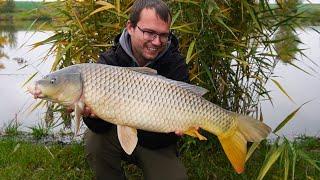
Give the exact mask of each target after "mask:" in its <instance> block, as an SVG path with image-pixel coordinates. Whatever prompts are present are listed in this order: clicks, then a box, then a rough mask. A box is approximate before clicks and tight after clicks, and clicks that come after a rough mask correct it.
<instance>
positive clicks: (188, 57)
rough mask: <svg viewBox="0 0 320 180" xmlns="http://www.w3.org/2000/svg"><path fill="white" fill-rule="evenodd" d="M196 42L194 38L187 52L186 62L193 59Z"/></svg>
mask: <svg viewBox="0 0 320 180" xmlns="http://www.w3.org/2000/svg"><path fill="white" fill-rule="evenodd" d="M195 44H196V40H193V41H192V42H191V43H190V45H189V48H188V52H187V57H186V63H187V64H189V62H190V60H191V55H192V52H193V49H194V45H195Z"/></svg>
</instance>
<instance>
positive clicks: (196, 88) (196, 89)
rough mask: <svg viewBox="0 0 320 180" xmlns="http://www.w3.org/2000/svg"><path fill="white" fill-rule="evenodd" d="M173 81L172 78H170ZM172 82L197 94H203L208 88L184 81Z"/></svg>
mask: <svg viewBox="0 0 320 180" xmlns="http://www.w3.org/2000/svg"><path fill="white" fill-rule="evenodd" d="M172 81H174V80H172ZM174 83H175V84H176V85H177V86H179V87H182V88H184V89H188V90H189V91H192V92H193V93H195V94H197V95H199V96H203V95H204V94H206V93H207V92H209V90H207V89H206V88H203V87H200V86H196V85H192V84H188V83H185V82H180V81H174Z"/></svg>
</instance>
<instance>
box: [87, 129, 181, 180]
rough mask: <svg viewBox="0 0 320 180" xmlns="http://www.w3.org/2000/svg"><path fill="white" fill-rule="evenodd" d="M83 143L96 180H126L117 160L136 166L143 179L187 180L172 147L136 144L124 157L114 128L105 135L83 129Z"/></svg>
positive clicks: (174, 148)
mask: <svg viewBox="0 0 320 180" xmlns="http://www.w3.org/2000/svg"><path fill="white" fill-rule="evenodd" d="M84 142H85V153H86V157H87V160H88V163H89V165H90V166H91V168H92V169H93V171H94V173H95V175H96V179H98V180H100V179H106V180H122V179H126V177H125V174H124V171H123V169H122V166H121V160H124V161H128V162H130V163H133V164H136V165H137V166H138V167H140V168H141V169H142V171H143V176H144V179H146V180H158V179H159V180H171V179H172V180H180V179H187V173H186V169H185V167H184V166H183V164H182V163H181V162H180V160H179V158H178V157H177V155H176V154H177V153H176V146H175V145H172V146H168V147H165V148H162V149H155V150H153V149H152V150H151V149H147V148H144V147H141V146H139V145H137V147H136V148H135V150H134V151H133V153H132V154H131V155H127V154H126V153H125V152H124V150H123V149H122V147H121V145H120V142H119V140H118V135H117V129H116V127H115V126H114V127H112V128H111V129H110V130H109V131H108V132H107V133H105V134H96V133H94V132H92V131H90V130H87V131H86V132H85V136H84Z"/></svg>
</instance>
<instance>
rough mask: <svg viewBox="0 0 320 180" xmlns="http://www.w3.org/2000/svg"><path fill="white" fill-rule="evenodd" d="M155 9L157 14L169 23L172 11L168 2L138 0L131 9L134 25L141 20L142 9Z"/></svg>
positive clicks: (131, 18) (130, 17) (131, 19)
mask: <svg viewBox="0 0 320 180" xmlns="http://www.w3.org/2000/svg"><path fill="white" fill-rule="evenodd" d="M144 8H147V9H154V10H155V11H156V14H157V15H158V16H159V17H160V19H161V20H163V21H164V22H167V23H169V22H170V21H171V13H170V10H169V7H168V6H167V4H166V3H165V2H163V1H161V0H136V1H135V2H134V3H133V5H132V7H131V11H130V16H129V20H130V22H131V24H132V26H133V27H136V26H137V23H138V21H139V20H140V14H141V11H142V10H143V9H144Z"/></svg>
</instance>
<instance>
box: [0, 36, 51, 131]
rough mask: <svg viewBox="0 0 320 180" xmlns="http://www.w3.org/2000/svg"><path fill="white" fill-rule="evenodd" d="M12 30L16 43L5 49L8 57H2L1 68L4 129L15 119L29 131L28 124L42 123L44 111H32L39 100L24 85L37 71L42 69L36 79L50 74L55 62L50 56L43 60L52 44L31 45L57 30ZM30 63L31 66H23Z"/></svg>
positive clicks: (0, 108) (0, 121) (0, 107)
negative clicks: (34, 48) (32, 47)
mask: <svg viewBox="0 0 320 180" xmlns="http://www.w3.org/2000/svg"><path fill="white" fill-rule="evenodd" d="M10 33H11V35H10V37H11V38H12V40H11V41H12V43H10V44H7V45H5V46H4V47H3V49H2V51H3V52H4V53H5V54H6V56H7V57H4V58H1V59H0V64H2V66H3V68H2V69H0V114H1V117H0V129H1V128H3V127H4V126H6V125H7V124H8V123H10V122H11V121H12V120H13V119H17V121H18V122H19V123H21V124H22V126H21V128H22V129H23V130H28V128H27V127H30V126H33V125H35V124H38V123H39V122H40V119H42V117H43V115H44V110H36V111H32V112H30V110H31V108H30V107H32V106H34V105H35V104H36V101H35V100H34V99H33V98H32V97H31V96H30V95H29V94H28V93H27V92H26V87H22V85H23V83H24V82H25V81H26V80H27V79H28V78H29V77H30V76H31V75H32V74H34V73H35V72H38V75H37V76H36V77H35V78H39V77H40V76H41V75H44V74H47V73H48V72H49V70H50V67H51V65H52V62H53V57H52V56H50V57H49V58H48V59H47V61H45V62H43V63H41V61H42V60H43V58H44V57H45V55H46V53H47V52H48V50H49V47H50V46H42V47H40V48H37V49H36V50H31V46H30V45H31V44H32V43H34V42H37V41H40V40H43V39H44V38H46V37H49V36H50V35H52V34H53V33H52V32H50V31H45V32H35V31H23V30H19V31H16V32H10ZM17 58H18V60H17ZM19 58H23V61H25V62H18V61H19ZM26 65H27V67H25V68H23V67H24V66H26ZM21 68H22V69H21Z"/></svg>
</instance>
